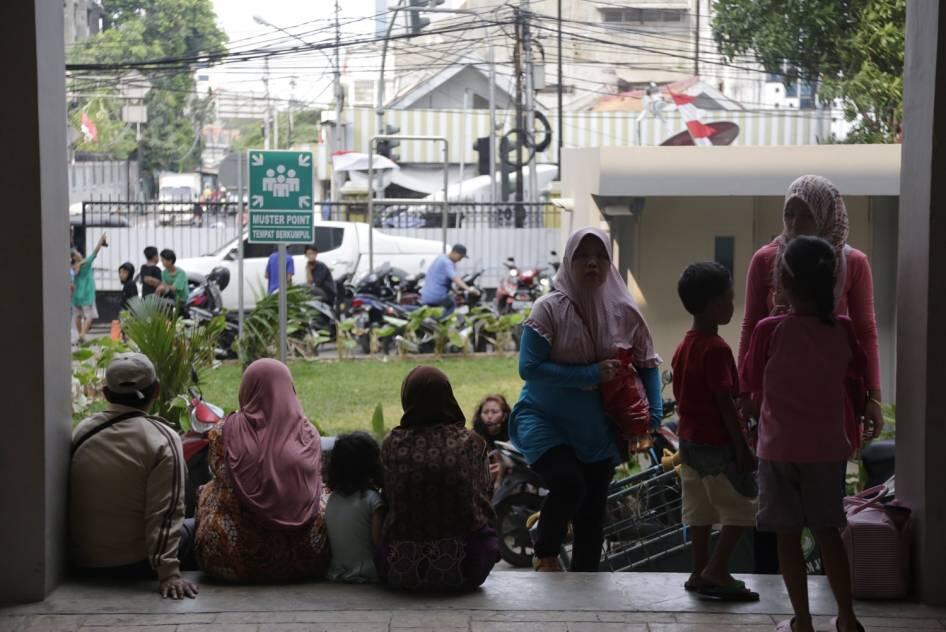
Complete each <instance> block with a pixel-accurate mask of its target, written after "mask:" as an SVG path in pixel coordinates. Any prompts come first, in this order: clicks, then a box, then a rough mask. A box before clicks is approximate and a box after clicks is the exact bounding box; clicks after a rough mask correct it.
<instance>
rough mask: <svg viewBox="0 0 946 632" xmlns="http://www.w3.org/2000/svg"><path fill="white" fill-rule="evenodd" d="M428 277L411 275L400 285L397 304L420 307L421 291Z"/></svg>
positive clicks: (423, 274)
mask: <svg viewBox="0 0 946 632" xmlns="http://www.w3.org/2000/svg"><path fill="white" fill-rule="evenodd" d="M426 277H427V275H426V274H425V273H423V272H421V273H420V274H409V275H407V277H405V278H404V279H403V280H402V281H401V283H400V284H399V285H398V292H397V302H398V303H400V304H401V305H420V291H421V288H422V287H423V285H424V279H425V278H426Z"/></svg>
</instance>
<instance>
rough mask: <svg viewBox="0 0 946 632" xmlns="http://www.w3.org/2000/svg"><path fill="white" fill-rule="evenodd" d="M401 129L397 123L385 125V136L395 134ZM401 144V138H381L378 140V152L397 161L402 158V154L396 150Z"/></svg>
mask: <svg viewBox="0 0 946 632" xmlns="http://www.w3.org/2000/svg"><path fill="white" fill-rule="evenodd" d="M400 131H401V128H400V127H398V126H396V125H385V126H384V134H385V136H394V135H396V134H397V133H398V132H400ZM400 146H401V141H399V140H379V141H378V153H379V154H380V155H382V156H384V157H385V158H390V159H391V160H393V161H394V162H397V161H399V160H400V159H401V157H400V155H398V154H396V153H395V152H394V150H395V149H396V148H397V147H400Z"/></svg>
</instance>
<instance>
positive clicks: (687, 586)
mask: <svg viewBox="0 0 946 632" xmlns="http://www.w3.org/2000/svg"><path fill="white" fill-rule="evenodd" d="M735 584H739V585H740V586H742V587H743V588H745V586H746V582H744V581H740V580H738V579H737V580H736V581H735ZM709 585H710V584H698V583H693V582H692V581H690V580H689V579H688V580H686V582H684V584H683V590H685V591H687V592H697V591H699V590H700V589H701V588H705V587H707V586H709Z"/></svg>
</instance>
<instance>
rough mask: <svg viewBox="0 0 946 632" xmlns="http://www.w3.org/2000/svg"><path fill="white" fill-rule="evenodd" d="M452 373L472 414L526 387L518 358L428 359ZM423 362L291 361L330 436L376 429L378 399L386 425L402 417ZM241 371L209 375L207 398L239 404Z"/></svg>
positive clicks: (226, 368) (312, 413)
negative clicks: (409, 385)
mask: <svg viewBox="0 0 946 632" xmlns="http://www.w3.org/2000/svg"><path fill="white" fill-rule="evenodd" d="M423 363H424V364H432V365H434V366H436V367H438V368H439V369H441V370H442V371H443V372H444V373H446V374H447V375H448V376H449V377H450V382H451V383H452V384H453V390H454V393H455V394H456V396H457V401H458V402H459V403H460V406H461V407H462V408H463V411H464V413H466V415H467V417H468V418H469V416H471V415H472V414H473V410H474V409H475V408H476V405H477V404H478V403H479V401H480V400H481V399H482V398H483V397H484V396H485V395H487V394H489V393H501V394H502V395H505V396H506V398H507V399H508V400H509V403H510V405H512V404H514V403H515V401H516V399H517V398H518V397H519V390H520V389H521V388H522V380H520V379H519V374H518V369H517V366H518V359H517V358H516V357H509V358H497V357H487V358H472V357H471V358H447V359H444V360H440V361H433V360H425V361H424V362H423ZM417 364H419V362H417V361H415V360H404V361H401V360H390V361H388V362H382V361H380V360H355V361H346V362H291V363H290V369H291V370H292V375H293V378H294V380H295V383H296V391H297V393H298V394H299V400H300V401H301V402H302V407H303V410H305V413H306V415H308V417H309V419H311V420H313V421H316V422H318V424H319V427H321V428H322V429H323V430H324V431H325V433H326V434H327V435H335V434H340V433H343V432H351V431H353V430H367V431H369V432H370V431H371V416H372V414H373V413H374V409H375V406H377V405H378V404H379V403H380V404H381V405H382V407H383V409H384V422H385V426H386V427H387V428H392V427H394V426H396V425H397V424H398V422H399V421H400V418H401V382H402V381H403V379H404V377H405V376H406V375H407V374H408V372H409V371H410V370H411V369H412V368H414V366H416V365H417ZM240 375H241V369H240V365H239V364H226V365H223V366H221V367H219V368H217V369H215V370H213V371H211V372H210V373H209V374H208V377H207V379H206V380H205V383H204V384H203V385H202V386H203V392H204V398H205V399H206V400H207V401H208V402H212V403H214V404H217V405H218V406H222V407H223V408H224V409H225V410H227V411H228V412H229V411H231V410H233V409H235V408H236V406H237V394H238V392H239V389H240Z"/></svg>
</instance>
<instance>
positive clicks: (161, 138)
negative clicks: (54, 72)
mask: <svg viewBox="0 0 946 632" xmlns="http://www.w3.org/2000/svg"><path fill="white" fill-rule="evenodd" d="M102 7H103V9H104V13H105V25H106V29H105V30H104V31H102V32H101V33H99V34H98V35H96V36H95V37H92V38H90V39H88V40H86V41H84V42H81V43H80V44H78V45H77V46H76V47H75V48H74V49H73V50H72V51H71V52H70V61H71V62H73V63H117V62H129V61H146V60H156V59H169V60H173V59H187V58H190V57H193V56H195V55H198V54H201V53H209V52H218V51H220V50H222V49H223V47H224V44H225V43H226V35H225V34H224V33H223V31H221V30H220V29H219V28H218V27H217V24H216V16H215V14H214V11H213V6H212V4H211V0H103V2H102ZM193 70H194V68H193V67H191V65H190V64H188V63H186V62H182V63H171V62H169V63H168V64H167V69H161V70H149V71H147V72H145V73H144V74H145V76H146V78H147V79H148V81H149V82H150V83H151V91H150V92H149V93H148V96H147V97H146V99H145V104H146V105H147V106H148V124H147V125H146V126H144V128H143V129H142V139H141V145H140V147H141V162H142V167H143V168H144V170H146V171H152V172H154V171H159V170H169V171H193V170H195V169H196V168H197V167H198V166H199V164H200V131H201V128H202V127H203V124H204V123H205V122H206V121H207V119H208V114H209V108H210V104H211V100H210V96H209V95H199V94H196V93H195V92H194V78H193ZM119 82H120V78H119V77H115V78H113V80H112V89H115V88H117V86H118V84H119Z"/></svg>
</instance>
